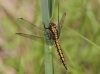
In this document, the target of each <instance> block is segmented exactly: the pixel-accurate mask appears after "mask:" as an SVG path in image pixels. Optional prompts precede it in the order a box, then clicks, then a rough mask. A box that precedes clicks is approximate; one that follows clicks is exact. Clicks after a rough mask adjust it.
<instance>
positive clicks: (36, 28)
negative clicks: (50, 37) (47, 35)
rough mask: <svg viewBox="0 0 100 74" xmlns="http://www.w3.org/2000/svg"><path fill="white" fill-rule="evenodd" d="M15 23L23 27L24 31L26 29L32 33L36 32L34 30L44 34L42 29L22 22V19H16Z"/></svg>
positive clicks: (24, 21)
mask: <svg viewBox="0 0 100 74" xmlns="http://www.w3.org/2000/svg"><path fill="white" fill-rule="evenodd" d="M17 21H18V22H19V24H20V25H22V26H23V27H25V28H26V29H28V30H29V31H31V32H33V33H34V32H36V30H38V31H39V33H41V32H42V33H43V34H44V30H43V29H42V28H40V27H39V26H36V25H33V24H32V23H30V22H28V21H26V20H24V19H23V18H17ZM40 31H41V32H40Z"/></svg>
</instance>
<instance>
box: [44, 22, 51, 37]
mask: <svg viewBox="0 0 100 74" xmlns="http://www.w3.org/2000/svg"><path fill="white" fill-rule="evenodd" d="M42 23H43V22H42ZM43 26H44V28H45V32H46V34H44V35H45V36H48V38H49V39H51V36H50V33H48V32H47V31H46V29H49V28H46V26H45V24H44V23H43Z"/></svg>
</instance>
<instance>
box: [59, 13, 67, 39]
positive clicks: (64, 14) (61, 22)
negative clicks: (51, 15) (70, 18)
mask: <svg viewBox="0 0 100 74" xmlns="http://www.w3.org/2000/svg"><path fill="white" fill-rule="evenodd" d="M65 16H66V12H64V13H63V16H62V18H61V20H60V22H59V21H58V22H59V23H58V38H59V36H60V33H61V29H62V24H63V23H64V20H65Z"/></svg>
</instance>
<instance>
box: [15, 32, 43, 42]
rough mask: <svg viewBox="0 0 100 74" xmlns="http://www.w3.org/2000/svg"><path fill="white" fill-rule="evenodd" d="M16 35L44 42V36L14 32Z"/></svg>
mask: <svg viewBox="0 0 100 74" xmlns="http://www.w3.org/2000/svg"><path fill="white" fill-rule="evenodd" d="M16 34H17V35H20V36H22V37H26V38H30V39H32V40H35V41H38V42H41V43H43V42H44V38H43V37H39V36H33V35H29V34H24V33H16Z"/></svg>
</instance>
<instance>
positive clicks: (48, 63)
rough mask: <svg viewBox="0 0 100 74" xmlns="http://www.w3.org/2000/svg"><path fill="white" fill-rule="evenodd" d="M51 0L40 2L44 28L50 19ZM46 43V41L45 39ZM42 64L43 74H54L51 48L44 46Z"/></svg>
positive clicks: (41, 0)
mask: <svg viewBox="0 0 100 74" xmlns="http://www.w3.org/2000/svg"><path fill="white" fill-rule="evenodd" d="M53 2H54V1H52V0H40V3H41V12H42V22H43V23H44V25H45V26H46V27H48V24H49V22H50V18H51V17H52V11H53V5H52V4H54V3H53ZM45 41H46V39H45ZM44 59H45V60H44V62H45V74H54V68H53V56H52V48H51V46H49V47H48V45H47V44H46V43H45V44H44Z"/></svg>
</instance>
